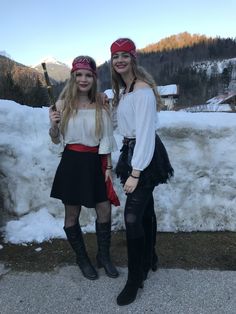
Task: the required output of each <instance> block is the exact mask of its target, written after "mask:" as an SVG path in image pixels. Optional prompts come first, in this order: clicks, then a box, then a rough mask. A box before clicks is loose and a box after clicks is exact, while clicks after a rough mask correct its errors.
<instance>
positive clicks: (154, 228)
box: [151, 215, 159, 271]
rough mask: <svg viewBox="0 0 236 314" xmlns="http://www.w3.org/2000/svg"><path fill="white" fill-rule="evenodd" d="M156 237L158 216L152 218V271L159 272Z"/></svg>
mask: <svg viewBox="0 0 236 314" xmlns="http://www.w3.org/2000/svg"><path fill="white" fill-rule="evenodd" d="M156 236H157V218H156V215H154V216H153V217H152V264H151V268H152V271H157V268H158V262H159V261H158V256H157V254H156V249H155V247H156Z"/></svg>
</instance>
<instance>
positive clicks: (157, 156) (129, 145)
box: [116, 134, 174, 187]
mask: <svg viewBox="0 0 236 314" xmlns="http://www.w3.org/2000/svg"><path fill="white" fill-rule="evenodd" d="M135 144H136V141H135V139H124V141H123V146H122V148H121V150H120V151H121V154H120V157H119V160H118V163H117V166H116V175H117V177H118V178H120V180H121V183H122V184H125V182H126V180H127V179H128V177H129V175H130V174H131V172H132V166H131V160H132V156H133V152H134V147H135ZM173 175H174V169H173V168H172V166H171V163H170V161H169V156H168V154H167V151H166V148H165V146H164V144H163V143H162V141H161V139H160V137H159V136H158V135H157V134H156V139H155V149H154V154H153V157H152V160H151V162H150V164H149V165H148V167H147V168H145V169H144V170H143V171H141V174H140V179H139V182H138V186H142V187H155V186H157V185H158V184H161V183H167V181H168V179H170V177H172V176H173Z"/></svg>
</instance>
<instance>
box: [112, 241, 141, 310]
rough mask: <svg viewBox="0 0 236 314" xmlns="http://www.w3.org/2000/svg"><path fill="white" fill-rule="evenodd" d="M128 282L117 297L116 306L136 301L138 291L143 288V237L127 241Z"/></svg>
mask: <svg viewBox="0 0 236 314" xmlns="http://www.w3.org/2000/svg"><path fill="white" fill-rule="evenodd" d="M127 250H128V280H127V282H126V284H125V286H124V288H123V290H122V291H121V293H120V294H119V295H118V297H117V304H118V305H120V306H122V305H128V304H130V303H132V302H134V300H135V299H136V296H137V293H138V289H139V288H143V254H144V237H141V238H137V239H127Z"/></svg>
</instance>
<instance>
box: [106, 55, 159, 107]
mask: <svg viewBox="0 0 236 314" xmlns="http://www.w3.org/2000/svg"><path fill="white" fill-rule="evenodd" d="M130 56H131V66H132V71H133V74H134V76H135V77H136V79H137V80H140V81H143V82H145V83H147V84H148V85H149V86H150V87H151V88H152V90H153V93H154V95H155V98H156V104H157V110H159V108H160V107H162V101H161V97H160V95H159V94H158V92H157V86H156V83H155V80H154V79H153V77H152V76H151V74H149V73H148V72H147V71H146V70H145V69H144V68H143V67H141V66H139V65H138V64H137V61H136V58H134V57H133V56H132V55H131V54H130ZM111 79H112V91H113V93H114V98H113V102H112V104H113V106H117V105H118V103H119V99H120V89H121V88H125V87H126V84H125V82H124V80H123V79H122V77H121V75H120V74H119V73H117V72H116V71H115V70H114V68H113V65H112V60H111Z"/></svg>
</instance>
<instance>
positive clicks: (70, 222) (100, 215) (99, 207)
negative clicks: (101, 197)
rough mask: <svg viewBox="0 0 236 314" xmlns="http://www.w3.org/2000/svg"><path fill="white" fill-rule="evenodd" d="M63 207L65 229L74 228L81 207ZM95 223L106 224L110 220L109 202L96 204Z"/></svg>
mask: <svg viewBox="0 0 236 314" xmlns="http://www.w3.org/2000/svg"><path fill="white" fill-rule="evenodd" d="M64 205H65V228H68V227H71V226H74V225H76V224H77V223H78V220H79V216H80V212H81V206H80V205H66V204H64ZM95 210H96V214H97V222H98V223H106V222H109V221H110V220H111V204H110V202H109V201H105V202H101V203H97V204H96V207H95Z"/></svg>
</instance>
